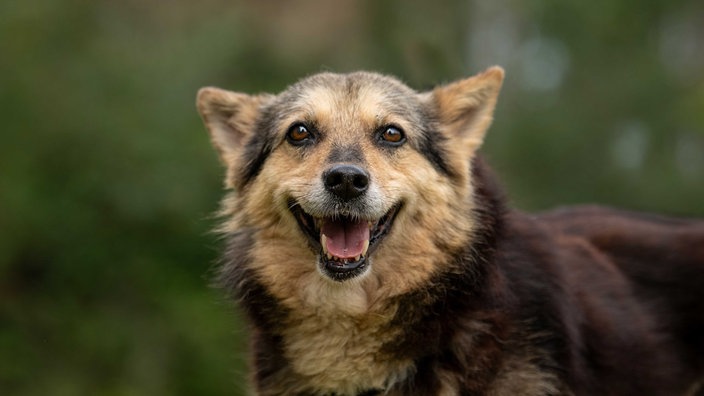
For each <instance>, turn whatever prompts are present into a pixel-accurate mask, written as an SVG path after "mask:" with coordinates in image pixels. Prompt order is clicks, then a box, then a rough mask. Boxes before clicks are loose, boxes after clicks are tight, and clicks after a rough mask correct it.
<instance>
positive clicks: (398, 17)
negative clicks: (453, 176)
mask: <svg viewBox="0 0 704 396" xmlns="http://www.w3.org/2000/svg"><path fill="white" fill-rule="evenodd" d="M493 64H500V65H503V66H504V68H505V69H506V71H507V80H506V84H505V88H504V90H503V93H502V97H501V99H500V102H499V106H498V109H497V118H496V122H495V124H494V126H493V127H492V129H491V132H490V134H489V137H488V141H487V143H486V145H485V148H484V152H485V153H486V155H487V156H488V157H489V160H490V162H491V163H492V164H493V166H494V168H495V169H496V170H497V172H498V173H499V174H500V175H501V176H502V178H503V181H504V184H505V186H506V187H507V190H508V191H509V193H510V197H511V199H512V202H513V204H514V205H516V206H518V207H520V208H523V209H527V210H540V209H544V208H548V207H552V206H555V205H560V204H573V203H583V202H598V203H603V204H609V205H618V206H623V207H628V208H632V209H639V210H652V211H661V212H666V213H672V214H681V215H685V214H689V215H697V216H704V2H702V1H701V0H673V1H643V0H638V1H636V0H596V1H589V2H588V1H575V0H559V1H558V0H544V1H530V2H523V1H518V0H496V1H480V0H475V1H446V2H440V1H432V2H431V1H426V2H420V1H401V0H395V1H380V0H366V1H351V0H343V1H325V0H307V1H295V2H294V1H291V2H283V1H273V0H267V1H224V0H223V1H218V0H203V1H199V2H194V1H186V0H176V1H170V2H157V1H154V2H146V1H139V0H126V1H95V0H64V1H52V0H29V1H21V0H5V1H3V2H1V3H0V114H1V115H2V117H1V121H0V125H1V126H0V131H1V132H0V133H1V134H2V135H1V136H2V141H1V143H0V394H2V395H233V394H234V395H238V394H243V392H244V391H243V389H244V385H243V382H244V381H243V378H244V373H245V370H246V369H245V362H246V357H245V355H244V345H245V341H244V339H245V334H246V329H245V328H244V326H243V325H242V324H241V321H240V318H239V316H238V313H237V311H236V310H235V309H233V308H232V306H231V304H230V303H229V302H228V301H226V300H225V298H224V297H223V293H221V292H220V291H218V290H214V289H212V288H210V287H209V285H208V284H209V271H210V269H211V266H212V263H213V261H214V260H215V258H216V257H217V251H218V246H219V242H218V240H217V238H216V237H215V236H214V235H212V234H210V233H209V231H208V230H209V229H211V228H212V226H213V225H214V224H215V220H214V219H213V218H212V216H211V213H212V212H213V211H214V210H215V209H216V208H217V201H218V198H219V197H220V195H221V173H222V172H221V168H220V165H219V163H218V161H217V158H216V156H215V154H214V152H213V151H212V150H211V147H210V144H209V141H208V138H207V134H206V132H205V130H204V128H203V126H202V124H201V121H200V119H199V118H198V116H197V114H196V111H195V108H194V98H195V93H196V90H197V89H198V88H199V87H201V86H204V85H217V86H221V87H226V88H229V89H233V90H240V91H246V92H259V91H279V90H281V89H283V88H284V87H285V86H286V85H288V84H290V83H292V82H293V81H295V80H297V79H298V78H300V77H302V76H305V75H307V74H310V73H314V72H317V71H321V70H333V71H351V70H356V69H373V70H378V71H382V72H385V73H390V74H394V75H397V76H399V77H401V78H402V79H403V80H405V81H407V82H408V83H409V84H411V85H412V86H414V87H416V88H420V89H426V88H430V87H431V86H433V85H434V84H437V83H442V82H449V81H451V80H454V79H457V78H460V77H463V76H468V75H470V74H473V73H476V72H478V71H480V70H481V69H483V68H485V67H487V66H490V65H493Z"/></svg>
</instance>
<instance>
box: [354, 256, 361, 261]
mask: <svg viewBox="0 0 704 396" xmlns="http://www.w3.org/2000/svg"><path fill="white" fill-rule="evenodd" d="M361 258H362V256H357V257H355V258H354V261H359V259H361Z"/></svg>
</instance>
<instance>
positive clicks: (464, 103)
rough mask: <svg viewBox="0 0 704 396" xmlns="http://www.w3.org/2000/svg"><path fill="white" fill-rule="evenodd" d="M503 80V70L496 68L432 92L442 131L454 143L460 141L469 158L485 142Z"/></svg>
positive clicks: (432, 99)
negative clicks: (456, 140) (455, 140)
mask: <svg viewBox="0 0 704 396" xmlns="http://www.w3.org/2000/svg"><path fill="white" fill-rule="evenodd" d="M503 80H504V69H502V68H501V67H499V66H494V67H491V68H489V69H487V70H485V71H484V72H482V73H480V74H477V75H475V76H473V77H469V78H466V79H464V80H460V81H457V82H454V83H451V84H448V85H444V86H440V87H438V88H435V89H434V90H433V91H432V92H430V98H431V99H430V100H431V102H432V106H433V107H435V109H436V111H437V114H438V117H439V119H440V123H441V124H442V127H443V129H444V130H445V131H446V133H447V134H448V135H449V136H450V137H452V138H453V139H459V141H461V142H462V143H463V144H462V146H463V148H464V149H465V150H468V152H469V153H470V154H472V153H474V151H476V149H478V148H479V146H481V144H482V142H483V141H484V135H485V134H486V130H487V129H488V128H489V125H490V124H491V120H492V117H493V114H494V107H495V106H496V99H497V98H498V96H499V91H500V90H501V84H502V83H503Z"/></svg>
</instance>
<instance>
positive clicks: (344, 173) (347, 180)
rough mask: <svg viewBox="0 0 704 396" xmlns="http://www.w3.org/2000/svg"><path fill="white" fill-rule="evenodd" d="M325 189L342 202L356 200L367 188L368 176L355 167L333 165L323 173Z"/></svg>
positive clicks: (362, 170)
mask: <svg viewBox="0 0 704 396" xmlns="http://www.w3.org/2000/svg"><path fill="white" fill-rule="evenodd" d="M323 183H324V184H325V189H326V190H328V191H330V192H331V193H333V194H335V195H337V196H338V197H340V198H341V199H343V200H350V199H353V198H357V197H359V196H360V195H362V194H364V192H365V191H367V188H368V187H369V174H368V173H367V172H366V171H365V170H364V169H362V168H360V167H358V166H355V165H346V164H343V165H334V166H332V167H331V168H330V169H328V170H326V171H325V172H324V173H323Z"/></svg>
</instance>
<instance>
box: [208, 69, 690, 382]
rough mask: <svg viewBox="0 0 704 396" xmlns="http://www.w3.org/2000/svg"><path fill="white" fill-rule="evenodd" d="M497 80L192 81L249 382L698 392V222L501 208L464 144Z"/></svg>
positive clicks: (359, 76) (324, 77)
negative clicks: (240, 315)
mask: <svg viewBox="0 0 704 396" xmlns="http://www.w3.org/2000/svg"><path fill="white" fill-rule="evenodd" d="M502 79H503V72H502V70H501V69H498V68H493V69H490V70H488V71H486V72H484V73H483V74H480V75H478V76H475V77H472V78H469V79H466V80H463V81H460V82H457V83H454V84H450V85H447V86H443V87H440V88H437V89H435V90H434V91H432V92H427V93H416V92H415V91H412V90H411V89H410V88H408V87H406V86H405V85H403V84H401V83H400V82H398V81H396V80H394V79H392V78H389V77H383V76H379V75H376V74H371V73H353V74H349V75H336V74H327V73H326V74H320V75H316V76H313V77H310V78H308V79H306V80H303V81H302V82H300V83H298V84H296V85H294V86H292V87H291V88H289V89H288V90H286V91H284V92H283V93H281V94H279V95H276V96H273V95H258V96H249V95H244V94H237V93H232V92H228V91H222V90H219V89H216V88H205V89H203V90H201V92H200V93H199V97H198V107H199V110H200V111H201V114H202V115H203V118H204V120H205V122H206V125H207V127H208V129H209V130H210V132H211V138H212V140H213V142H214V144H215V146H216V148H217V149H218V150H219V152H220V154H221V157H222V159H223V162H224V163H225V165H226V166H227V170H228V172H227V178H226V186H228V187H231V188H233V189H234V192H232V193H231V194H230V195H229V196H228V197H227V198H226V199H225V200H224V201H223V202H224V204H223V212H222V214H223V216H224V218H225V223H224V225H223V226H222V228H221V230H220V231H221V232H222V233H223V235H225V237H226V239H227V241H228V246H227V250H226V253H225V255H224V260H223V263H222V267H221V280H222V282H223V284H224V285H225V286H226V287H227V288H228V289H229V290H231V291H232V292H233V294H234V295H235V296H236V297H237V298H238V299H239V301H240V303H241V306H242V308H243V309H244V311H245V312H246V314H247V316H248V318H249V320H250V322H251V325H252V326H251V327H252V337H251V349H252V360H251V364H252V368H253V375H252V383H253V387H254V389H255V390H256V393H257V394H261V395H375V394H384V395H484V394H486V395H558V394H576V395H637V394H643V395H677V394H697V392H701V383H700V381H702V380H703V379H704V222H703V221H695V220H676V219H669V218H660V217H654V216H646V215H640V214H632V213H626V212H619V211H614V210H610V209H602V208H596V207H585V208H574V209H563V210H560V211H555V212H551V213H545V214H540V215H537V216H528V215H525V214H522V213H519V212H515V211H511V210H508V209H507V208H506V207H505V206H504V203H503V199H502V193H501V191H500V190H499V188H498V187H497V186H496V183H495V181H494V179H493V177H492V176H491V174H490V172H489V171H488V170H487V169H486V166H485V165H484V164H483V162H482V161H481V160H480V159H479V158H478V157H477V154H476V150H477V149H478V148H479V146H480V144H481V142H482V141H483V137H484V133H485V131H486V129H487V128H488V126H489V124H490V121H491V116H492V113H493V108H494V105H495V102H496V97H497V95H498V91H499V88H500V85H501V82H502Z"/></svg>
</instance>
